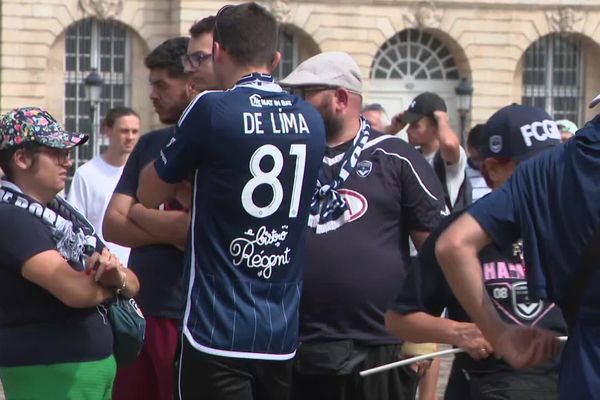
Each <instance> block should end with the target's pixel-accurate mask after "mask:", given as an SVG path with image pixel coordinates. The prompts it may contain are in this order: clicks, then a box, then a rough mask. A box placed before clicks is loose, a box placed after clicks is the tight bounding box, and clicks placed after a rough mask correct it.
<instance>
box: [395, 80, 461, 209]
mask: <svg viewBox="0 0 600 400" xmlns="http://www.w3.org/2000/svg"><path fill="white" fill-rule="evenodd" d="M447 111H448V110H447V108H446V102H445V101H444V100H443V99H442V98H441V97H440V96H438V95H437V94H435V93H432V92H424V93H421V94H420V95H418V96H417V97H415V98H414V100H413V101H412V102H411V103H410V105H409V106H408V108H407V109H406V110H405V111H404V112H402V113H400V114H398V115H396V116H395V117H394V123H393V124H392V125H394V126H395V127H396V128H397V129H398V130H401V129H403V128H404V127H405V126H406V125H408V128H407V129H406V133H407V135H408V142H409V143H410V144H412V145H413V146H416V147H418V148H419V150H420V151H421V153H422V154H423V156H424V157H425V159H426V160H427V162H429V164H430V165H431V166H432V167H433V169H434V170H435V172H436V175H437V176H438V178H439V179H440V182H442V188H443V189H444V195H445V202H446V206H448V208H449V209H450V210H451V211H452V210H455V209H456V210H459V209H462V208H464V207H466V206H468V205H469V204H471V194H472V193H471V191H472V189H471V185H470V182H469V179H468V178H467V177H466V173H465V168H466V166H467V154H466V153H465V150H464V149H463V148H462V147H461V145H460V140H459V137H458V135H457V134H456V132H454V130H453V129H452V127H451V126H450V119H449V117H448V112H447Z"/></svg>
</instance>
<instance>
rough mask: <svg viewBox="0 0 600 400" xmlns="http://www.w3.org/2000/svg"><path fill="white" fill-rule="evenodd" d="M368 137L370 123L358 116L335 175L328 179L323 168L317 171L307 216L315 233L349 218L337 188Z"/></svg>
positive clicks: (349, 170)
mask: <svg viewBox="0 0 600 400" xmlns="http://www.w3.org/2000/svg"><path fill="white" fill-rule="evenodd" d="M370 136H371V125H370V124H369V122H368V121H367V120H366V119H365V118H364V117H362V116H361V117H360V130H359V132H358V135H356V137H355V138H354V141H353V142H352V145H351V146H350V147H349V148H348V150H346V153H345V154H344V158H343V159H342V161H341V167H340V170H339V172H338V175H337V176H336V177H334V178H333V179H332V180H331V181H330V182H328V179H327V178H326V177H325V173H324V172H323V168H321V169H320V170H319V179H318V180H317V187H316V188H315V191H314V192H313V196H312V201H311V204H310V216H309V218H308V226H309V227H311V228H315V231H316V233H317V234H322V233H327V232H329V231H333V230H336V229H337V228H339V227H340V226H342V225H344V224H345V223H346V222H348V221H349V220H350V217H351V216H350V209H349V208H348V204H346V200H344V198H343V197H342V195H341V194H340V193H339V191H338V190H339V189H340V188H341V187H342V185H343V184H344V182H345V181H346V179H348V177H349V176H350V174H351V173H352V171H354V168H355V167H356V164H357V163H358V159H359V157H360V153H361V152H362V150H363V148H364V147H365V145H366V144H367V142H368V141H369V137H370Z"/></svg>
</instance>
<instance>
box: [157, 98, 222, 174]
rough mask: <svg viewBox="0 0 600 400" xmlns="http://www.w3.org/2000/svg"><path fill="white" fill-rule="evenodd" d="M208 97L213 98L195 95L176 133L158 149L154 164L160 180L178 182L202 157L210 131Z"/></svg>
mask: <svg viewBox="0 0 600 400" xmlns="http://www.w3.org/2000/svg"><path fill="white" fill-rule="evenodd" d="M209 100H211V101H212V100H213V99H211V98H209V97H208V96H206V95H204V94H202V95H199V96H198V97H196V99H195V101H194V102H193V103H192V104H190V105H189V107H188V109H187V110H186V111H185V112H184V114H183V116H182V117H181V120H180V122H179V124H178V126H177V129H176V130H175V136H174V137H173V139H171V141H170V142H169V144H167V146H166V147H164V148H163V149H162V150H161V151H160V155H159V157H158V158H157V159H156V161H155V163H154V165H155V167H156V172H157V173H158V176H159V177H160V178H161V179H162V180H163V181H165V182H167V183H177V182H181V181H182V180H184V179H185V178H187V177H188V176H189V175H190V174H191V173H192V172H193V171H194V170H195V169H196V168H197V167H198V164H199V163H200V160H202V155H203V150H204V149H205V148H206V147H208V146H207V143H206V142H207V141H208V140H209V138H210V134H211V132H210V130H211V128H210V127H211V117H210V109H211V107H210V102H209Z"/></svg>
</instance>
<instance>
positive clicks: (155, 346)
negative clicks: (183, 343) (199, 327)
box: [113, 317, 181, 400]
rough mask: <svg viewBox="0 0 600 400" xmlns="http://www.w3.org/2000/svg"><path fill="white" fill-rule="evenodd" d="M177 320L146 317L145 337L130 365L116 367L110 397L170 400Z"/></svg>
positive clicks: (176, 338)
mask: <svg viewBox="0 0 600 400" xmlns="http://www.w3.org/2000/svg"><path fill="white" fill-rule="evenodd" d="M179 324H180V320H177V319H167V318H153V317H146V337H145V339H144V346H143V347H142V351H141V353H140V355H139V357H138V358H137V360H136V361H135V363H133V365H131V366H129V367H126V368H119V369H117V377H116V378H115V383H114V385H113V400H172V399H173V393H174V391H173V377H174V375H175V367H174V362H175V359H176V355H177V350H178V348H179V341H180V338H181V333H180V331H179Z"/></svg>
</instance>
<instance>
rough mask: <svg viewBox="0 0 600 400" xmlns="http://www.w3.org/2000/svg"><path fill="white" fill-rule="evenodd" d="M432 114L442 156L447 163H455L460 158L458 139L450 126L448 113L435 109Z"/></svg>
mask: <svg viewBox="0 0 600 400" xmlns="http://www.w3.org/2000/svg"><path fill="white" fill-rule="evenodd" d="M433 116H434V118H435V120H436V122H437V127H438V129H437V133H438V134H437V137H438V140H439V142H440V153H441V155H442V158H443V159H444V161H446V162H447V163H449V164H456V163H457V162H458V161H459V160H460V140H459V138H458V135H456V133H455V132H454V130H453V129H452V126H450V119H449V118H448V113H447V112H445V111H435V112H434V113H433Z"/></svg>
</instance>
